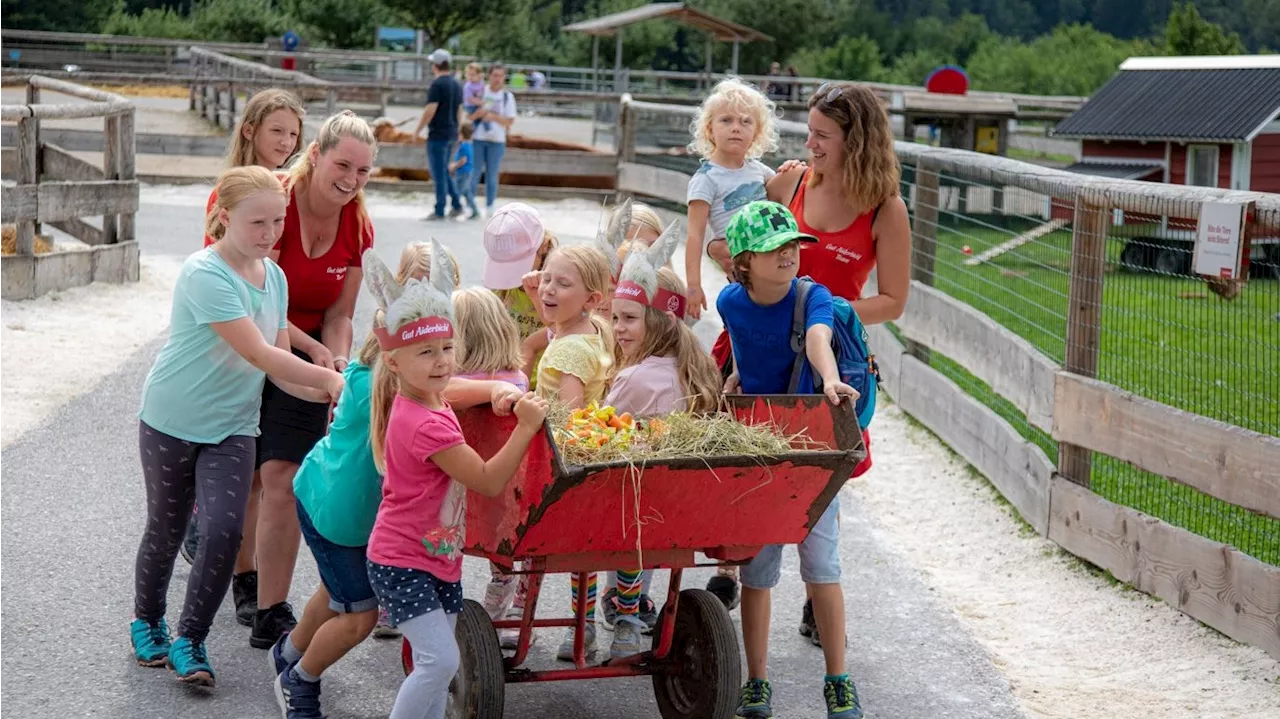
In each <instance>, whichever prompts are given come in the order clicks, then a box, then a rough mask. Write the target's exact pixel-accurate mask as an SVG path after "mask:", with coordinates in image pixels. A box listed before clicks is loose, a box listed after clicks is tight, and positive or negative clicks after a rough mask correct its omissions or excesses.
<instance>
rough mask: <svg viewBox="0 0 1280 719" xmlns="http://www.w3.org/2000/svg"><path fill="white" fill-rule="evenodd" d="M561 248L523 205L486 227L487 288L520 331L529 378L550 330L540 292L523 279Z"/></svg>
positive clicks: (500, 211)
mask: <svg viewBox="0 0 1280 719" xmlns="http://www.w3.org/2000/svg"><path fill="white" fill-rule="evenodd" d="M558 244H559V243H558V242H557V241H556V237H555V235H553V234H551V233H550V232H547V231H546V230H545V229H544V228H543V226H542V217H541V216H540V215H539V214H538V211H537V210H535V209H533V208H532V207H530V206H529V205H526V204H524V203H522V202H512V203H509V204H506V205H503V206H502V207H501V208H499V209H498V210H497V211H496V212H494V213H493V216H492V217H491V218H489V221H488V222H487V223H485V226H484V253H485V260H484V276H483V282H484V286H485V287H488V288H489V289H491V290H493V291H494V293H495V294H497V295H498V298H499V299H501V300H502V304H503V305H504V306H505V307H506V308H507V312H508V313H510V315H511V317H512V319H514V320H515V321H516V326H517V327H519V328H520V341H521V342H522V343H524V344H523V345H522V348H521V354H522V356H523V359H524V365H523V367H522V369H523V370H524V372H525V374H527V375H532V374H533V370H534V368H535V367H536V366H537V361H538V358H539V357H540V356H541V354H542V350H543V349H545V348H546V328H545V326H544V325H543V321H542V317H541V315H540V314H539V309H538V305H537V302H536V297H537V290H536V288H535V289H534V290H533V291H530V290H529V289H528V288H526V287H525V286H524V284H523V279H524V277H525V275H527V274H529V273H530V272H537V271H540V270H541V269H542V268H543V265H544V264H545V263H546V261H547V255H549V254H550V253H551V251H552V250H554V249H555V248H556V247H557V246H558ZM536 385H537V383H536V381H535V382H534V386H535V387H536Z"/></svg>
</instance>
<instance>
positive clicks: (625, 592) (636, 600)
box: [615, 569, 644, 616]
mask: <svg viewBox="0 0 1280 719" xmlns="http://www.w3.org/2000/svg"><path fill="white" fill-rule="evenodd" d="M643 588H644V572H642V571H641V570H639V569H637V570H635V571H634V572H628V571H626V570H624V569H619V570H618V598H617V600H616V601H615V604H616V605H617V607H618V614H619V615H623V614H626V615H630V616H635V615H637V614H639V613H640V593H641V590H642V589H643Z"/></svg>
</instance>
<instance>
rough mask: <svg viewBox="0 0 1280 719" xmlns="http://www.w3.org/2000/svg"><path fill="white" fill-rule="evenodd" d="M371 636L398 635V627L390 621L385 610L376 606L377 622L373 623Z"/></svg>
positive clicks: (387, 637) (390, 636) (393, 636)
mask: <svg viewBox="0 0 1280 719" xmlns="http://www.w3.org/2000/svg"><path fill="white" fill-rule="evenodd" d="M373 636H375V637H377V638H379V639H395V638H396V637H398V636H400V629H399V628H397V627H396V625H394V624H392V623H391V617H389V616H387V610H385V609H383V608H381V607H379V608H378V623H377V624H375V625H373Z"/></svg>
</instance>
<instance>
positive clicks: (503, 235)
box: [484, 202, 542, 290]
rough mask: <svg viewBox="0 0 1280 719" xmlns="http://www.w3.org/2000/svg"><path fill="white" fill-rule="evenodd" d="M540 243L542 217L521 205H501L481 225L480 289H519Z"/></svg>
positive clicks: (518, 203) (520, 203)
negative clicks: (482, 283)
mask: <svg viewBox="0 0 1280 719" xmlns="http://www.w3.org/2000/svg"><path fill="white" fill-rule="evenodd" d="M541 244H542V218H541V217H540V216H539V215H538V211H537V210H535V209H533V208H532V207H530V206H528V205H526V204H524V203H523V202H512V203H510V204H507V205H503V206H502V207H501V208H499V209H498V211H497V212H495V213H493V217H491V218H490V219H489V222H488V223H487V224H486V225H485V226H484V255H485V257H484V286H485V287H488V288H489V289H491V290H508V289H511V288H513V287H519V286H520V280H521V278H523V277H524V275H525V273H526V272H529V271H531V270H533V261H534V259H535V258H536V257H537V255H538V247H539V246H540V245H541Z"/></svg>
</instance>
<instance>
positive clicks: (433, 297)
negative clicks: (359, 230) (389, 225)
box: [361, 239, 454, 350]
mask: <svg viewBox="0 0 1280 719" xmlns="http://www.w3.org/2000/svg"><path fill="white" fill-rule="evenodd" d="M361 263H362V264H363V265H364V280H365V286H366V287H367V288H368V290H369V292H370V293H372V294H373V297H374V299H376V300H377V301H378V307H380V308H381V309H382V311H383V312H384V313H385V314H386V317H387V326H386V327H385V328H383V327H375V328H374V329H373V333H374V336H376V337H377V338H378V346H380V347H381V348H382V349H384V350H393V349H396V348H398V347H405V346H407V345H411V344H415V343H417V342H421V341H423V340H429V339H448V338H450V337H453V300H452V295H453V290H454V286H453V261H452V260H450V259H449V255H448V254H447V253H446V252H445V251H444V248H443V247H441V246H440V243H438V242H436V241H435V240H434V239H432V240H431V269H430V274H429V275H428V276H427V278H426V279H425V280H416V279H410V280H409V281H408V282H406V283H405V284H404V285H401V284H400V283H399V282H396V278H395V276H394V275H392V273H391V270H390V269H389V268H388V267H387V265H386V263H384V262H383V261H382V258H381V257H378V255H377V253H375V252H374V251H373V250H372V249H370V250H365V253H364V256H363V257H362V258H361Z"/></svg>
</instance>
